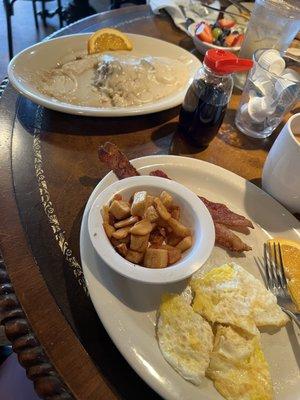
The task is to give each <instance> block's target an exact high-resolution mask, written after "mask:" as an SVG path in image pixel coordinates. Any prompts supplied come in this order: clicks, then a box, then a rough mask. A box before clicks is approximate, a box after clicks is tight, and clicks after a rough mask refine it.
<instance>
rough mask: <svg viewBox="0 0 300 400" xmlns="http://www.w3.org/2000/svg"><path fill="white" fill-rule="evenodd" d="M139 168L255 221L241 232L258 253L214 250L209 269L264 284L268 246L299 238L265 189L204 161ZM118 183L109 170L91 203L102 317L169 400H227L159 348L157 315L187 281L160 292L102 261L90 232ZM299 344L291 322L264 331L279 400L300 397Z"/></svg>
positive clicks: (91, 270)
mask: <svg viewBox="0 0 300 400" xmlns="http://www.w3.org/2000/svg"><path fill="white" fill-rule="evenodd" d="M133 164H134V165H135V167H136V168H137V169H138V170H139V171H140V172H141V174H144V175H145V174H148V173H149V172H150V171H151V170H154V169H158V168H159V169H162V170H163V171H165V172H166V173H167V174H168V175H169V176H170V178H172V179H175V180H177V181H178V182H180V183H182V184H184V185H186V186H187V187H188V188H189V189H191V190H193V191H194V192H195V193H196V194H199V195H200V194H201V195H203V196H206V197H207V198H208V199H210V200H212V201H219V202H222V203H225V204H227V205H228V206H229V207H230V208H231V209H232V210H233V211H236V212H238V213H240V214H243V215H245V216H246V217H247V218H249V219H250V220H251V221H252V222H253V223H254V225H255V229H254V230H252V231H251V233H250V235H248V236H244V235H242V234H239V235H240V236H244V237H243V239H244V241H245V242H246V243H248V244H249V245H251V246H252V247H253V250H252V251H250V252H247V254H246V255H245V256H240V257H238V256H232V255H230V254H229V253H227V252H226V251H225V250H223V249H221V248H217V247H215V248H214V250H213V253H212V255H211V257H210V258H209V260H208V261H207V262H206V264H205V265H204V266H203V267H202V268H203V270H208V269H209V268H212V267H214V266H218V265H221V264H223V263H225V262H228V261H235V262H237V263H238V264H240V265H241V266H243V267H244V268H245V269H246V270H248V271H249V272H250V273H252V274H253V275H254V276H255V277H257V278H258V279H262V278H261V274H260V271H259V268H258V267H257V264H256V262H255V258H256V257H262V245H263V243H264V241H266V240H267V239H268V238H270V237H273V236H279V235H280V236H284V237H286V238H289V239H296V240H297V239H298V240H299V239H300V224H299V222H298V221H297V220H296V218H294V217H293V216H292V215H291V214H290V213H289V212H288V211H287V210H286V209H285V208H284V207H283V206H281V205H280V204H279V203H278V202H277V201H275V200H274V199H273V198H272V197H270V196H269V195H268V194H266V193H265V192H264V191H262V190H261V189H259V188H257V187H256V186H255V185H253V184H252V183H250V182H248V181H246V180H245V179H243V178H241V177H239V176H238V175H235V174H233V173H232V172H229V171H227V170H225V169H223V168H220V167H218V166H216V165H213V164H210V163H206V162H204V161H197V160H195V159H192V158H185V157H177V156H149V157H142V158H139V159H136V160H135V161H134V162H133ZM116 179H117V178H116V177H115V175H114V174H113V173H112V172H110V173H109V174H108V175H106V177H105V178H104V179H102V181H101V182H100V183H99V184H98V185H97V187H96V188H95V190H94V191H93V193H92V195H91V196H90V198H89V201H88V203H87V205H86V208H85V212H84V215H83V220H82V225H81V232H80V253H81V261H82V267H83V272H84V276H85V279H86V282H87V285H88V289H89V292H90V295H91V299H92V301H93V304H94V307H95V309H96V311H97V313H98V316H99V318H100V319H101V321H102V323H103V325H104V327H105V329H106V330H107V332H108V334H109V335H110V337H111V338H112V340H113V341H114V343H115V344H116V346H117V347H118V349H119V350H120V352H121V353H122V354H123V356H124V357H125V358H126V360H127V361H128V362H129V364H130V365H131V366H132V368H134V370H135V371H136V372H137V373H138V374H139V375H140V376H141V377H142V378H143V379H144V381H146V382H147V383H148V384H149V385H150V386H151V387H152V388H153V389H154V390H156V391H157V392H158V393H159V394H160V395H161V396H162V397H163V398H165V399H168V400H182V399H184V400H199V399H200V398H201V400H221V399H223V397H222V396H221V395H220V394H219V393H218V392H217V391H216V390H215V388H214V386H213V384H212V382H211V381H210V380H209V379H206V378H204V379H203V382H202V384H201V385H200V387H196V386H194V385H193V384H191V383H189V382H187V381H185V380H184V379H183V378H181V376H180V375H178V374H177V373H176V372H175V371H174V370H173V368H171V366H170V365H169V364H168V363H167V362H166V361H165V359H164V358H163V356H162V355H161V353H160V350H159V347H158V345H157V341H156V338H155V317H156V310H157V308H158V306H159V303H160V298H161V295H162V293H164V292H166V291H172V292H176V291H180V290H181V289H182V288H184V287H185V284H186V282H181V283H176V284H170V285H165V286H163V285H160V286H157V285H147V284H141V283H138V282H135V281H132V280H129V279H127V278H124V277H122V276H120V275H119V274H117V273H116V272H114V271H113V270H112V269H111V268H110V267H108V266H107V265H105V264H103V263H102V262H101V260H100V258H99V257H98V255H97V253H96V252H95V250H94V248H93V246H92V244H91V242H90V239H89V234H88V227H87V219H88V214H89V210H90V207H91V205H92V203H93V201H94V200H95V198H96V196H97V195H98V193H100V192H101V191H102V190H104V189H105V188H106V187H107V186H108V185H110V184H111V183H112V182H114V181H116ZM112 316H113V317H112ZM295 332H298V333H297V335H298V337H297V336H296V333H295ZM298 341H299V331H297V330H296V328H295V327H294V326H293V325H292V324H291V323H289V324H288V325H287V327H286V328H283V329H281V330H280V331H278V332H276V333H274V334H269V333H262V345H263V351H264V353H265V355H266V358H267V360H268V362H269V365H270V370H271V376H272V379H273V385H274V391H275V399H276V400H283V399H284V400H298V399H299V393H300V379H299V366H298V364H297V360H298V363H299V359H300V357H299V351H300V350H299V343H298Z"/></svg>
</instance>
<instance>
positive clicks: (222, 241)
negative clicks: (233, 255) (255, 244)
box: [214, 222, 252, 253]
mask: <svg viewBox="0 0 300 400" xmlns="http://www.w3.org/2000/svg"><path fill="white" fill-rule="evenodd" d="M214 224H215V232H216V244H217V245H219V246H223V247H226V249H229V250H231V251H236V252H238V253H242V252H243V251H248V250H252V248H251V247H250V246H248V245H247V244H246V243H244V242H243V241H242V240H241V239H240V238H239V237H238V236H237V235H236V234H235V233H233V232H232V231H231V230H230V229H228V228H227V226H225V225H223V224H219V223H218V222H214Z"/></svg>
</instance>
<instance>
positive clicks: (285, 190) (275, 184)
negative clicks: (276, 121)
mask: <svg viewBox="0 0 300 400" xmlns="http://www.w3.org/2000/svg"><path fill="white" fill-rule="evenodd" d="M295 135H299V138H300V113H298V114H295V115H293V116H292V117H291V118H290V119H289V120H288V122H287V123H286V124H285V126H284V127H283V129H282V131H281V132H280V134H279V135H278V137H277V139H276V140H275V142H274V144H273V146H272V148H271V150H270V152H269V154H268V157H267V159H266V162H265V165H264V169H263V174H262V187H263V189H264V190H265V191H266V192H268V193H269V194H270V195H271V196H273V197H274V198H275V199H277V200H278V201H279V202H280V203H282V204H283V205H284V206H286V208H288V209H289V210H290V211H292V212H297V213H300V141H299V140H297V139H296V137H295Z"/></svg>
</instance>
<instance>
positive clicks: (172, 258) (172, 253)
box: [167, 246, 181, 265]
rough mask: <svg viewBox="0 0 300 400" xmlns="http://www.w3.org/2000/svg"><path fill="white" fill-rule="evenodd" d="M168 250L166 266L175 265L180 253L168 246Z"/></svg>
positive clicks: (178, 250)
mask: <svg viewBox="0 0 300 400" xmlns="http://www.w3.org/2000/svg"><path fill="white" fill-rule="evenodd" d="M167 250H168V264H169V265H170V264H175V263H176V262H177V261H179V260H180V259H181V251H180V249H177V248H176V247H172V246H170V248H168V249H167Z"/></svg>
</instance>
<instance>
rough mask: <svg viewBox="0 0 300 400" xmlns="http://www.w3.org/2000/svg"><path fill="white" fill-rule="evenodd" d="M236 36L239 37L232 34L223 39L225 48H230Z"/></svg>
mask: <svg viewBox="0 0 300 400" xmlns="http://www.w3.org/2000/svg"><path fill="white" fill-rule="evenodd" d="M238 36H239V35H233V34H232V33H230V34H229V35H228V36H226V38H225V43H226V46H227V47H232V46H233V43H234V41H235V40H236V38H237V37H238Z"/></svg>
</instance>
